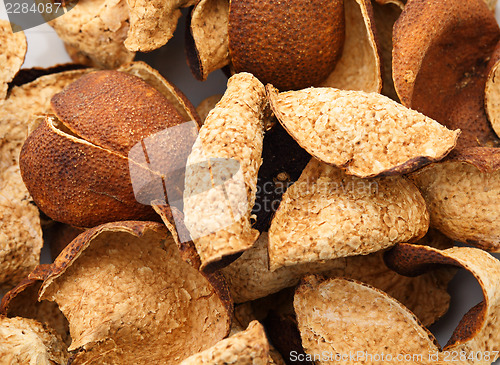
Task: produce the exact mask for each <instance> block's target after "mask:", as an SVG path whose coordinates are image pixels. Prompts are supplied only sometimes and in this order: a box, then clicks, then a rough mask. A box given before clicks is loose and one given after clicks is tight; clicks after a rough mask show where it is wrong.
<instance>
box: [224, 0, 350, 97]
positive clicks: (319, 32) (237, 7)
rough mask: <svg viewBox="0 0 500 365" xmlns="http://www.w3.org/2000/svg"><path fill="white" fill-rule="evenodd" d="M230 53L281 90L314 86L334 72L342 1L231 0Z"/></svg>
mask: <svg viewBox="0 0 500 365" xmlns="http://www.w3.org/2000/svg"><path fill="white" fill-rule="evenodd" d="M228 35H229V54H230V58H231V62H232V65H233V66H234V70H235V72H241V71H247V72H250V73H252V74H253V75H254V76H256V77H257V78H258V79H259V80H260V81H261V82H262V83H264V84H266V83H272V84H273V85H274V86H276V87H277V88H278V89H280V90H290V89H301V88H304V87H307V86H311V85H316V84H318V83H319V82H321V81H323V80H324V79H326V77H327V76H328V75H329V74H330V73H331V72H332V71H333V69H334V67H335V64H336V62H337V60H338V58H339V57H340V55H341V54H342V49H343V45H344V38H345V20H344V5H343V1H342V0H333V1H332V0H315V1H299V0H294V1H279V0H261V1H249V0H232V1H231V2H230V7H229V31H228Z"/></svg>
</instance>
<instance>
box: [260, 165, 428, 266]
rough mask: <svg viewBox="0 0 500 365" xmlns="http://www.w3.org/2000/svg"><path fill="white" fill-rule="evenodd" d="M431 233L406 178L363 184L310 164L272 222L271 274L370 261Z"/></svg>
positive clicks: (337, 171) (424, 210) (332, 169)
mask: <svg viewBox="0 0 500 365" xmlns="http://www.w3.org/2000/svg"><path fill="white" fill-rule="evenodd" d="M428 227H429V213H428V212H427V208H426V205H425V201H424V199H423V198H422V196H421V195H420V192H419V191H418V189H417V187H416V186H415V185H414V184H413V183H412V182H410V181H409V180H408V179H406V178H405V177H402V176H389V177H383V178H373V179H360V178H357V177H354V176H349V175H346V174H345V173H344V172H343V171H342V170H340V169H337V168H335V167H333V166H330V165H327V164H324V163H322V162H320V161H318V160H316V159H312V160H311V162H309V164H308V165H307V167H306V168H305V169H304V171H303V172H302V175H301V177H300V178H299V180H297V182H296V183H294V184H293V185H292V186H291V187H290V188H288V190H287V191H286V193H285V194H284V195H283V199H282V201H281V204H280V206H279V208H278V210H277V211H276V214H275V216H274V218H273V221H272V222H271V228H270V230H269V263H270V268H271V270H276V269H278V268H279V267H282V266H290V265H296V264H298V263H306V262H316V261H324V260H329V259H334V258H338V257H346V256H354V255H366V254H369V253H372V252H376V251H379V250H382V249H384V248H387V247H390V246H392V245H394V244H396V243H398V242H412V241H417V240H418V239H420V238H422V237H423V236H424V235H425V233H426V232H427V229H428Z"/></svg>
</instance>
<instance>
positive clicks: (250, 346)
mask: <svg viewBox="0 0 500 365" xmlns="http://www.w3.org/2000/svg"><path fill="white" fill-rule="evenodd" d="M268 359H269V343H268V342H267V337H266V333H265V332H264V327H262V325H261V324H260V323H259V322H258V321H253V322H251V323H250V324H249V326H248V328H247V329H246V330H245V331H243V332H239V333H237V334H235V335H232V336H231V337H229V338H226V339H225V340H222V341H220V342H218V343H217V344H216V345H215V346H212V347H211V348H209V349H207V350H205V351H203V352H200V353H198V354H195V355H192V356H190V357H188V358H187V359H186V360H184V361H183V362H181V364H180V365H203V364H206V365H224V364H241V365H267V364H268V361H269V360H268Z"/></svg>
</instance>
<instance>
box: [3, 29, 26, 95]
mask: <svg viewBox="0 0 500 365" xmlns="http://www.w3.org/2000/svg"><path fill="white" fill-rule="evenodd" d="M0 44H1V45H2V51H1V52H0V65H2V70H1V71H0V100H3V99H5V97H6V96H7V89H8V87H9V82H11V81H12V80H13V79H14V77H15V76H16V74H17V72H18V71H19V70H20V69H21V66H22V64H23V63H24V57H25V55H26V51H27V49H28V44H27V42H26V36H25V35H24V33H23V32H17V33H13V32H12V28H11V24H10V22H9V21H7V20H0Z"/></svg>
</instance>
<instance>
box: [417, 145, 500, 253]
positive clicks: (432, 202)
mask: <svg viewBox="0 0 500 365" xmlns="http://www.w3.org/2000/svg"><path fill="white" fill-rule="evenodd" d="M478 149H480V150H482V151H484V150H486V148H478ZM494 150H498V149H494ZM469 151H470V149H469ZM497 155H498V157H497V159H496V160H497V167H496V169H493V170H481V168H480V167H477V166H475V165H474V164H472V163H470V162H468V161H466V160H464V161H460V160H450V161H444V162H440V163H438V164H432V165H430V166H426V167H425V168H423V169H422V170H421V171H417V172H415V173H413V174H412V175H411V178H412V180H413V181H414V182H415V184H416V185H417V186H418V187H419V189H420V191H421V192H422V195H423V197H424V199H425V201H426V203H427V207H428V209H429V213H430V217H431V226H432V227H434V228H436V229H439V230H440V231H441V232H443V233H444V234H446V235H447V236H448V237H450V238H452V239H454V240H457V241H461V242H466V243H469V244H473V245H475V246H478V247H480V248H483V249H485V250H488V251H493V252H498V251H500V218H499V214H498V212H499V211H500V168H499V167H500V165H499V164H498V161H500V154H499V153H497ZM491 157H492V156H491V155H489V156H488V158H487V162H491V161H492V158H491ZM493 167H494V166H492V168H493Z"/></svg>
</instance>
